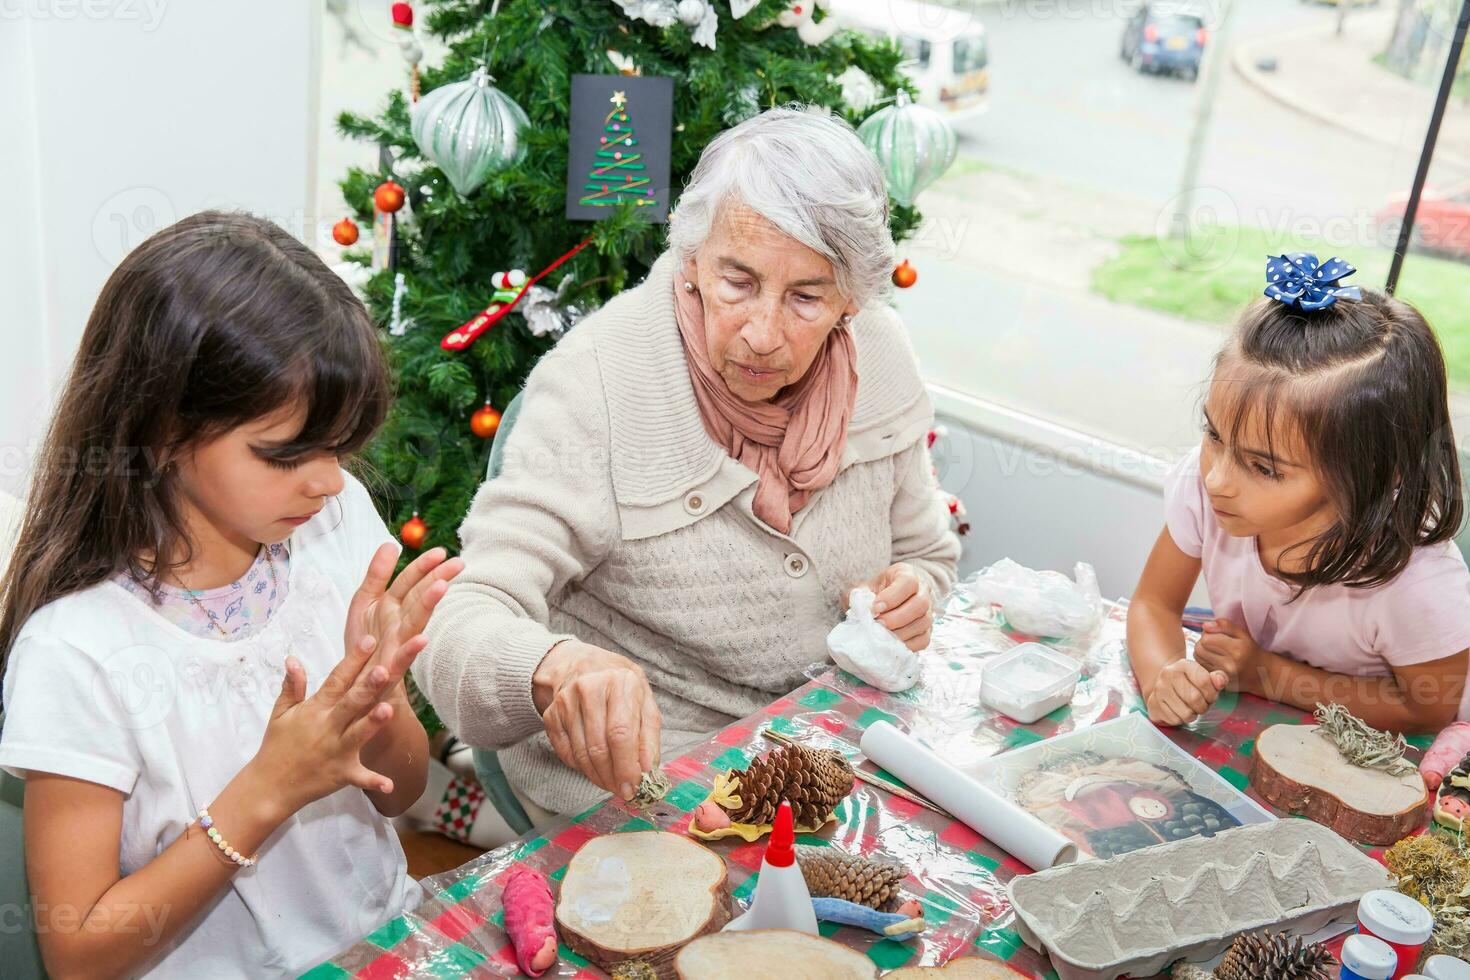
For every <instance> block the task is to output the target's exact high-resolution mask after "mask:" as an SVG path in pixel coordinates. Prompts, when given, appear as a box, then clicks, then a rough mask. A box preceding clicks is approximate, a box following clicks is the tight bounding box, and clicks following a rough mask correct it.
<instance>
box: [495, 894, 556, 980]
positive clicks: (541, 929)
mask: <svg viewBox="0 0 1470 980" xmlns="http://www.w3.org/2000/svg"><path fill="white" fill-rule="evenodd" d="M501 903H502V904H503V905H504V906H505V932H506V934H507V935H508V936H510V944H511V946H512V947H513V948H514V949H515V951H516V965H517V966H519V967H520V968H521V972H522V973H524V974H525V975H526V976H528V977H539V976H541V974H543V973H545V972H546V971H547V970H549V969H551V966H552V964H554V963H555V962H556V928H555V927H554V926H553V925H552V924H551V919H552V912H553V909H554V908H555V907H556V903H555V901H554V900H553V899H552V897H551V886H550V885H548V884H547V883H546V878H545V876H544V875H542V874H540V873H538V872H535V871H532V870H531V869H529V868H517V869H516V870H514V871H512V872H511V873H510V875H509V876H508V877H507V878H506V879H505V889H504V893H503V894H502V895H501Z"/></svg>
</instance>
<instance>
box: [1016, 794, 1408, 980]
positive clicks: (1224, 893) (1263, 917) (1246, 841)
mask: <svg viewBox="0 0 1470 980" xmlns="http://www.w3.org/2000/svg"><path fill="white" fill-rule="evenodd" d="M1387 887H1391V879H1390V878H1389V876H1388V872H1387V871H1385V870H1384V868H1383V866H1382V865H1380V864H1378V863H1377V862H1376V861H1374V860H1373V859H1372V858H1370V857H1368V856H1367V855H1366V854H1364V853H1363V852H1362V851H1360V850H1358V848H1357V847H1355V846H1353V845H1352V844H1350V843H1349V842H1348V841H1346V840H1344V839H1343V838H1342V837H1340V836H1338V835H1337V834H1336V833H1334V832H1333V831H1331V830H1329V829H1327V828H1326V827H1323V826H1321V825H1320V824H1316V823H1312V822H1311V821H1308V820H1276V821H1272V822H1270V823H1264V824H1255V825H1252V826H1246V827H1236V828H1232V829H1230V830H1225V831H1221V832H1220V833H1218V834H1216V835H1214V836H1213V837H1193V838H1190V839H1188V840H1183V841H1177V842H1175V843H1171V844H1160V845H1158V846H1156V847H1149V848H1145V849H1143V850H1140V851H1132V852H1130V853H1128V854H1123V855H1120V856H1118V857H1115V858H1110V859H1108V860H1106V861H1086V862H1083V863H1081V864H1071V865H1063V866H1061V867H1057V868H1052V869H1051V870H1049V871H1041V872H1037V873H1036V874H1029V875H1020V876H1018V877H1016V878H1014V879H1012V880H1011V883H1010V885H1009V891H1010V897H1011V904H1012V905H1013V906H1014V907H1015V910H1016V914H1017V917H1018V919H1019V921H1018V924H1017V925H1018V929H1019V931H1020V933H1021V938H1022V939H1024V940H1025V941H1026V943H1027V945H1029V946H1031V947H1032V948H1034V949H1037V950H1043V951H1045V952H1046V953H1048V954H1049V955H1050V956H1051V961H1052V966H1053V967H1055V968H1056V971H1057V974H1058V975H1059V976H1060V977H1061V980H1113V978H1115V977H1119V976H1123V975H1124V974H1129V975H1131V976H1135V977H1147V976H1153V975H1154V974H1156V973H1161V972H1162V971H1163V970H1164V969H1165V968H1166V967H1167V966H1168V965H1169V964H1170V963H1173V962H1175V961H1176V960H1181V959H1182V960H1191V961H1194V962H1201V961H1204V960H1209V959H1212V958H1214V957H1216V956H1218V955H1220V954H1221V953H1222V952H1224V951H1225V948H1226V947H1227V946H1229V945H1230V943H1231V941H1233V940H1234V938H1235V937H1236V936H1237V935H1239V934H1241V933H1243V932H1250V931H1253V930H1256V929H1261V928H1265V927H1270V928H1272V929H1279V930H1280V929H1284V930H1287V931H1289V932H1293V933H1297V934H1301V935H1307V934H1311V933H1315V932H1318V931H1319V930H1321V929H1324V928H1325V927H1327V926H1328V925H1331V924H1333V923H1338V922H1341V923H1344V924H1345V925H1346V924H1350V923H1351V922H1352V921H1353V920H1354V916H1355V914H1356V909H1357V903H1358V899H1360V898H1361V897H1362V896H1363V895H1364V893H1366V892H1369V891H1372V890H1373V889H1375V888H1387Z"/></svg>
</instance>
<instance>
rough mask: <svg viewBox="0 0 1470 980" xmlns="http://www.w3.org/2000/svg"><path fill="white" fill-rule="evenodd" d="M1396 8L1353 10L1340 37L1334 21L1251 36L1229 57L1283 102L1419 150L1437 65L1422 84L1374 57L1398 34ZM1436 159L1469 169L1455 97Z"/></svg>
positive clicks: (1465, 114) (1466, 125) (1467, 142)
mask: <svg viewBox="0 0 1470 980" xmlns="http://www.w3.org/2000/svg"><path fill="white" fill-rule="evenodd" d="M1396 7H1397V4H1388V3H1385V4H1384V5H1383V9H1376V10H1364V9H1356V8H1355V9H1353V10H1351V11H1350V12H1349V13H1348V16H1347V20H1346V24H1345V25H1344V30H1343V33H1342V35H1341V36H1339V35H1338V34H1337V33H1336V28H1335V26H1332V27H1328V28H1326V29H1325V30H1324V29H1322V28H1313V29H1311V30H1307V31H1297V32H1295V33H1291V34H1282V35H1269V36H1266V37H1255V38H1247V39H1245V40H1242V41H1239V42H1238V43H1237V44H1236V45H1235V49H1234V51H1233V52H1231V55H1232V58H1231V60H1232V62H1233V65H1234V68H1235V70H1236V72H1237V73H1238V74H1240V75H1241V76H1242V77H1243V78H1245V80H1246V81H1247V82H1249V83H1251V84H1252V85H1254V86H1255V87H1256V88H1258V89H1259V90H1260V91H1262V92H1264V93H1265V94H1266V95H1268V96H1269V97H1271V98H1273V99H1275V100H1276V101H1278V102H1280V103H1282V104H1283V105H1285V106H1287V107H1289V108H1291V109H1295V110H1296V111H1298V112H1301V113H1304V114H1305V115H1308V116H1311V117H1314V118H1316V119H1320V120H1322V121H1323V122H1326V123H1329V124H1330V125H1333V126H1338V127H1341V128H1343V129H1345V130H1348V131H1351V132H1354V133H1357V134H1359V135H1361V136H1364V137H1366V138H1368V139H1372V140H1376V141H1378V142H1380V143H1384V144H1386V145H1390V146H1398V147H1409V146H1413V147H1415V148H1416V151H1415V152H1416V155H1417V147H1418V146H1420V145H1421V144H1422V143H1423V141H1424V133H1425V131H1426V130H1427V128H1428V126H1429V116H1430V114H1431V112H1432V110H1433V108H1434V98H1435V93H1436V88H1435V85H1437V84H1438V81H1437V80H1438V77H1439V71H1436V72H1435V79H1436V82H1435V85H1423V84H1419V83H1415V82H1411V81H1409V80H1408V79H1407V78H1403V77H1402V76H1400V75H1396V74H1394V73H1393V72H1391V71H1389V70H1388V69H1386V68H1383V67H1381V66H1380V65H1378V64H1377V63H1376V62H1375V61H1374V60H1373V59H1374V58H1375V57H1376V56H1377V55H1379V54H1380V53H1381V52H1382V51H1383V50H1384V49H1385V48H1386V47H1387V46H1388V42H1389V39H1390V38H1391V37H1392V36H1393V25H1394V19H1395V17H1396V16H1397V9H1396ZM1263 58H1274V59H1275V61H1276V68H1275V70H1274V71H1263V70H1262V69H1261V68H1260V67H1259V65H1258V63H1259V62H1260V61H1261V59H1263ZM1441 58H1443V55H1441ZM1442 67H1443V66H1442V65H1441V66H1440V68H1441V69H1442ZM1435 161H1436V162H1437V163H1443V162H1448V163H1451V164H1453V165H1455V166H1459V167H1464V168H1470V111H1467V106H1466V103H1465V102H1464V101H1463V100H1460V99H1456V98H1455V97H1454V96H1453V95H1451V97H1450V103H1449V105H1448V106H1447V107H1446V110H1445V116H1444V122H1443V124H1442V126H1441V129H1440V134H1439V143H1438V146H1437V149H1436V151H1435Z"/></svg>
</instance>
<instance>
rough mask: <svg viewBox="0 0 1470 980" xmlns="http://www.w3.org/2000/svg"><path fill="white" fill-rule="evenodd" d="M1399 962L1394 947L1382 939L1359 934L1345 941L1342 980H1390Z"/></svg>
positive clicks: (1343, 945)
mask: <svg viewBox="0 0 1470 980" xmlns="http://www.w3.org/2000/svg"><path fill="white" fill-rule="evenodd" d="M1398 962H1399V960H1398V955H1397V954H1396V953H1394V950H1393V947H1392V946H1390V945H1389V944H1388V943H1386V942H1384V941H1383V940H1382V939H1377V938H1375V937H1373V936H1368V935H1365V934H1363V933H1361V932H1359V933H1354V934H1353V935H1351V936H1349V937H1347V939H1345V940H1343V944H1342V973H1341V977H1342V980H1388V978H1389V977H1391V976H1393V974H1394V970H1396V969H1397V968H1398Z"/></svg>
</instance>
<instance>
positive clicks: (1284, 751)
mask: <svg viewBox="0 0 1470 980" xmlns="http://www.w3.org/2000/svg"><path fill="white" fill-rule="evenodd" d="M1250 782H1251V786H1253V787H1254V788H1255V790H1256V792H1257V793H1259V794H1261V796H1262V798H1264V799H1265V800H1267V801H1268V802H1269V803H1270V804H1271V805H1272V806H1275V807H1279V808H1280V809H1282V810H1286V811H1288V812H1290V813H1300V814H1302V815H1303V816H1305V817H1307V818H1308V819H1311V820H1315V821H1317V822H1318V823H1320V824H1323V825H1324V826H1327V827H1331V828H1332V829H1333V830H1335V831H1337V832H1338V833H1339V834H1341V835H1342V836H1344V837H1346V838H1348V839H1349V840H1354V841H1358V842H1359V843H1361V844H1375V845H1385V844H1395V843H1397V842H1398V841H1401V840H1403V839H1404V838H1405V837H1407V836H1409V835H1410V834H1412V833H1413V832H1414V831H1416V830H1418V829H1419V828H1420V827H1422V826H1424V822H1425V820H1426V819H1427V818H1428V816H1429V804H1430V797H1429V794H1428V792H1427V791H1426V790H1425V789H1424V780H1423V777H1421V776H1420V775H1419V772H1418V770H1415V771H1413V772H1410V773H1406V774H1404V775H1400V776H1391V775H1389V774H1388V773H1387V772H1384V771H1383V770H1382V769H1365V768H1363V767H1362V766H1355V765H1353V764H1352V763H1350V762H1348V761H1347V760H1346V759H1344V758H1343V757H1342V753H1341V752H1339V751H1338V750H1337V746H1336V745H1334V744H1333V742H1332V740H1331V739H1328V738H1324V737H1323V736H1321V735H1318V734H1317V726H1316V725H1272V726H1271V727H1270V728H1267V729H1266V730H1265V731H1263V732H1261V734H1260V737H1259V738H1257V739H1256V749H1255V753H1254V756H1253V758H1252V760H1251V773H1250Z"/></svg>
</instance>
